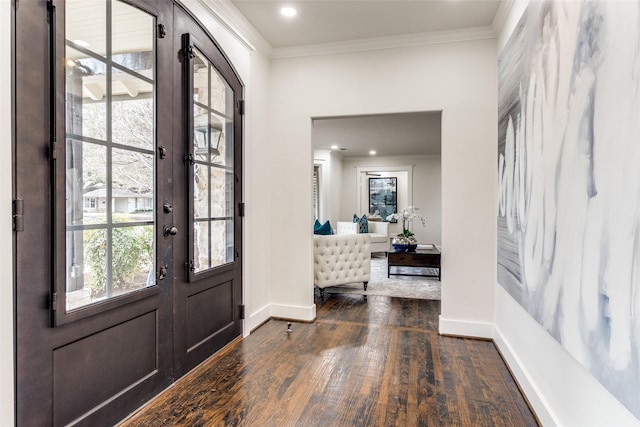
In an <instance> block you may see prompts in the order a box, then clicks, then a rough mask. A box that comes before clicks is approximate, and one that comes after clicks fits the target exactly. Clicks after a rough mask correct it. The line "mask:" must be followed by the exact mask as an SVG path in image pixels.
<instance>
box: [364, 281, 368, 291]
mask: <svg viewBox="0 0 640 427" xmlns="http://www.w3.org/2000/svg"><path fill="white" fill-rule="evenodd" d="M363 283H364V290H365V291H366V290H367V285H368V284H369V282H363Z"/></svg>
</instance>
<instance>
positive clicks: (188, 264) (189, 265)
mask: <svg viewBox="0 0 640 427" xmlns="http://www.w3.org/2000/svg"><path fill="white" fill-rule="evenodd" d="M184 267H185V268H186V269H187V270H189V271H195V270H196V266H195V264H194V263H193V260H191V261H189V262H185V263H184Z"/></svg>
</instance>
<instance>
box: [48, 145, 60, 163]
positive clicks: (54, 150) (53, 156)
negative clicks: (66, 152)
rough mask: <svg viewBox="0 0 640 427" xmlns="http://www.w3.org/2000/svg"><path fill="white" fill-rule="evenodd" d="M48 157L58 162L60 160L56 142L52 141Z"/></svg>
mask: <svg viewBox="0 0 640 427" xmlns="http://www.w3.org/2000/svg"><path fill="white" fill-rule="evenodd" d="M47 157H49V158H50V159H51V160H56V159H57V158H58V149H57V148H56V142H55V141H52V142H51V145H49V146H48V147H47Z"/></svg>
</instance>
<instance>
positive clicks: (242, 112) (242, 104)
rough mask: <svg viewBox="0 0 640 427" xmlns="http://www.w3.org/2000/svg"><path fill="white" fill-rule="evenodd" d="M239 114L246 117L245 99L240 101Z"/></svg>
mask: <svg viewBox="0 0 640 427" xmlns="http://www.w3.org/2000/svg"><path fill="white" fill-rule="evenodd" d="M238 114H240V115H241V116H244V99H241V100H239V101H238Z"/></svg>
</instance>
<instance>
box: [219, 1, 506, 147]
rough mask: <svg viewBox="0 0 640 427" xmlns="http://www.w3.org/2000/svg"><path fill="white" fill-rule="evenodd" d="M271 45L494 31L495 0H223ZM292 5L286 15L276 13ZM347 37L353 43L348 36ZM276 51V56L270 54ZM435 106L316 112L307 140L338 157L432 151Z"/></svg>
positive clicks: (303, 46) (299, 47) (282, 47)
mask: <svg viewBox="0 0 640 427" xmlns="http://www.w3.org/2000/svg"><path fill="white" fill-rule="evenodd" d="M231 3H232V4H233V5H234V6H235V7H236V8H237V9H238V10H239V11H240V12H241V14H242V15H243V16H244V17H245V18H246V19H247V20H248V21H249V23H250V24H251V25H252V26H253V27H254V28H255V30H257V32H258V33H259V34H260V35H261V36H262V38H263V39H264V40H265V41H266V42H267V43H268V44H269V45H270V47H271V48H273V49H275V51H276V52H278V51H279V52H284V51H289V52H302V54H304V52H305V51H307V52H312V51H313V49H314V47H316V48H317V47H319V46H345V45H358V42H359V43H362V42H365V41H366V42H367V43H365V44H366V45H367V46H371V45H372V44H374V45H375V44H378V43H380V44H381V45H383V44H384V43H385V41H388V40H393V39H394V38H396V39H398V38H399V39H402V38H406V39H412V40H414V39H416V38H420V39H437V38H438V37H439V36H442V35H444V34H446V35H447V36H449V35H451V34H453V39H455V38H456V34H460V35H461V34H466V35H468V34H473V33H474V30H475V32H476V33H477V34H484V35H486V34H495V27H496V23H495V21H497V20H499V18H497V17H496V14H498V15H500V12H499V11H498V8H499V6H500V3H501V2H500V0H410V1H405V0H355V1H354V0H282V1H280V0H231ZM282 6H294V7H295V8H296V9H297V11H298V14H297V15H296V16H295V17H293V18H285V17H283V16H281V15H280V13H279V10H280V8H281V7H282ZM354 41H355V43H354ZM277 56H278V55H276V57H277ZM440 118H441V114H440V112H420V113H403V114H387V115H376V116H352V117H333V118H321V119H320V118H318V119H315V120H314V126H313V146H314V148H318V149H322V148H325V149H328V148H329V147H330V146H331V145H334V144H335V145H338V146H340V147H341V148H346V150H343V151H340V154H342V155H343V156H346V157H349V156H368V155H369V151H370V150H372V149H374V150H376V151H377V156H391V155H415V154H438V153H440V140H441V129H440Z"/></svg>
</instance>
